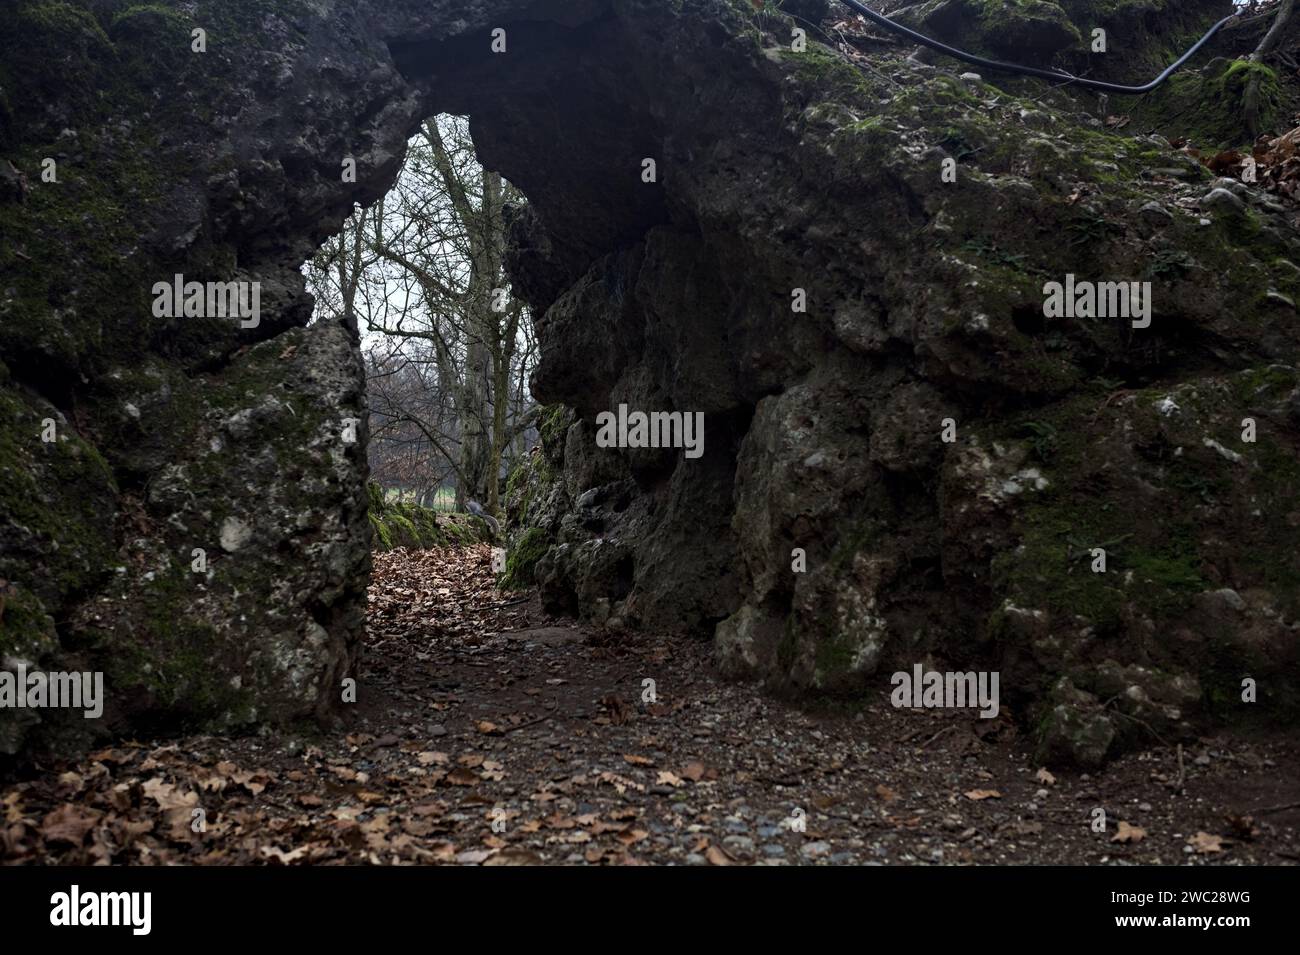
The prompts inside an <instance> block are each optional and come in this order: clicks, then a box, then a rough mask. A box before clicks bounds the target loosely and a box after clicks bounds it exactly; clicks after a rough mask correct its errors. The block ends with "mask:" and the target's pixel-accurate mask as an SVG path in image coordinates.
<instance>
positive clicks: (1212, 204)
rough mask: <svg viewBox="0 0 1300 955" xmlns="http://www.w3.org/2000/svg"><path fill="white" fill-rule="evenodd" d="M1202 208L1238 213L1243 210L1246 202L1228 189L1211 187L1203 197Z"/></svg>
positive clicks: (1207, 210) (1210, 210)
mask: <svg viewBox="0 0 1300 955" xmlns="http://www.w3.org/2000/svg"><path fill="white" fill-rule="evenodd" d="M1201 208H1202V209H1204V210H1205V211H1206V212H1219V213H1225V214H1236V213H1240V212H1243V211H1244V210H1245V208H1246V203H1245V202H1243V201H1242V200H1241V197H1240V196H1237V195H1235V194H1233V193H1231V192H1229V191H1228V190H1227V189H1223V188H1219V189H1211V190H1210V191H1209V192H1207V193H1206V194H1205V195H1204V196H1202V197H1201Z"/></svg>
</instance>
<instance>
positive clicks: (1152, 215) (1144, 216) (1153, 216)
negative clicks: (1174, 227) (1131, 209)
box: [1138, 202, 1174, 227]
mask: <svg viewBox="0 0 1300 955" xmlns="http://www.w3.org/2000/svg"><path fill="white" fill-rule="evenodd" d="M1138 218H1139V219H1141V220H1142V221H1143V222H1145V223H1146V224H1147V225H1151V226H1157V227H1158V226H1163V225H1168V224H1169V223H1171V222H1173V221H1174V214H1173V213H1172V212H1170V211H1169V210H1168V209H1166V208H1165V207H1164V206H1162V205H1161V204H1160V203H1158V202H1148V203H1146V204H1145V205H1143V206H1142V208H1141V209H1139V210H1138Z"/></svg>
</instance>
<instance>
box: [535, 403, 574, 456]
mask: <svg viewBox="0 0 1300 955" xmlns="http://www.w3.org/2000/svg"><path fill="white" fill-rule="evenodd" d="M570 423H571V418H570V416H569V409H568V408H566V407H564V405H551V406H550V407H548V408H546V409H544V410H543V411H542V415H541V424H540V425H539V427H538V432H539V433H540V435H541V438H542V447H544V448H547V449H548V450H558V449H561V448H563V447H564V435H565V432H567V431H568V429H569V424H570Z"/></svg>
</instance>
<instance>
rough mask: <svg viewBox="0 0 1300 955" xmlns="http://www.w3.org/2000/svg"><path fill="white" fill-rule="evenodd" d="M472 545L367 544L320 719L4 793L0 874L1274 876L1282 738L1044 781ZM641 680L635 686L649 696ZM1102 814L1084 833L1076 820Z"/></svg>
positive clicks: (981, 725) (128, 759)
mask: <svg viewBox="0 0 1300 955" xmlns="http://www.w3.org/2000/svg"><path fill="white" fill-rule="evenodd" d="M490 563H491V552H490V549H489V548H488V547H487V546H486V545H475V546H472V547H463V548H455V549H447V550H428V551H405V550H397V551H393V552H390V553H387V554H379V555H376V558H375V564H376V566H375V578H374V581H373V583H372V585H371V596H370V627H369V635H368V643H367V646H366V648H365V656H364V659H363V662H362V668H361V674H362V675H361V678H360V679H359V681H358V685H357V687H356V702H355V703H354V704H343V706H342V710H343V716H342V717H341V718H340V721H339V724H338V726H337V727H336V728H334V729H332V730H328V731H322V730H320V729H317V728H311V729H306V730H300V731H270V730H264V731H262V732H261V733H260V734H256V735H248V736H244V737H236V738H228V737H217V736H186V737H183V738H179V739H174V738H173V739H162V740H149V741H128V742H122V743H119V744H116V745H113V746H110V747H108V748H106V749H103V750H101V751H99V752H97V753H93V754H90V755H88V756H87V757H85V758H82V759H80V760H76V761H68V762H63V763H57V764H49V765H45V766H42V767H40V768H39V771H34V772H31V773H29V774H28V775H27V776H26V777H25V778H22V779H19V780H16V781H10V782H9V783H7V784H4V785H3V787H0V809H2V810H3V813H4V823H3V828H2V829H0V856H2V857H3V859H4V861H6V862H8V863H15V862H18V863H22V862H28V863H44V864H49V863H61V864H94V863H100V864H103V863H115V864H122V863H129V864H164V863H177V862H180V863H196V864H230V863H263V862H264V863H271V864H299V865H301V864H313V863H315V864H412V863H416V864H418V863H450V864H471V865H472V864H485V865H504V864H524V865H528V864H565V863H572V864H593V865H597V864H695V865H747V864H768V865H771V864H777V865H789V864H816V865H826V864H867V865H879V864H908V863H924V864H934V863H948V864H953V863H957V864H1001V863H1038V864H1105V863H1109V864H1154V863H1163V864H1178V863H1183V862H1188V863H1193V864H1261V863H1262V864H1292V863H1295V862H1296V861H1300V842H1298V841H1297V837H1296V827H1297V825H1298V824H1300V760H1297V758H1296V757H1297V750H1300V742H1297V741H1296V740H1294V739H1286V738H1285V737H1281V736H1249V737H1247V736H1243V735H1228V734H1222V735H1217V736H1214V737H1209V738H1202V739H1199V740H1196V741H1194V742H1191V743H1186V744H1184V745H1183V746H1182V747H1181V748H1179V747H1176V746H1174V747H1171V746H1157V748H1153V749H1150V750H1147V751H1145V752H1142V753H1137V754H1132V755H1128V756H1125V757H1123V758H1120V759H1118V760H1117V761H1115V762H1113V763H1112V764H1110V765H1109V766H1108V767H1107V768H1106V769H1105V770H1104V771H1102V772H1100V773H1096V774H1093V775H1088V774H1079V773H1071V772H1068V771H1064V770H1052V771H1050V772H1049V771H1048V770H1046V769H1045V768H1044V767H1041V766H1039V765H1037V764H1036V763H1035V762H1034V761H1033V759H1032V757H1031V753H1032V745H1031V741H1030V740H1029V739H1028V738H1027V736H1026V735H1025V734H1024V733H1023V732H1021V731H1018V730H1017V726H1016V724H1015V722H1014V720H1013V719H1011V718H1010V717H1009V715H1008V714H1007V713H1006V711H1005V709H1004V710H1003V712H1002V713H1001V714H1000V715H999V716H998V718H996V719H992V720H985V719H980V718H978V716H976V715H975V714H974V711H961V712H953V711H938V710H906V709H895V708H893V707H892V706H891V705H890V701H889V696H888V681H887V680H886V679H884V678H882V680H881V683H882V687H883V689H882V691H881V692H880V694H879V696H878V697H876V698H872V699H868V700H866V701H857V702H855V703H854V704H852V705H849V704H846V703H838V704H833V703H823V704H818V705H814V706H811V707H810V706H808V705H807V704H805V705H804V706H802V707H800V706H796V705H794V704H793V703H789V702H785V701H782V700H779V699H775V698H773V697H771V696H768V695H764V694H763V693H761V692H760V690H759V688H757V687H754V686H748V685H738V684H733V683H728V682H725V681H722V680H720V679H719V678H718V677H717V676H716V674H715V673H714V672H713V669H712V667H711V664H710V660H709V647H708V643H707V641H701V640H698V639H695V640H692V639H687V638H682V637H673V636H646V635H644V634H643V635H633V634H613V633H607V632H603V631H599V630H596V629H593V628H589V627H584V626H581V625H579V624H576V623H575V622H573V621H570V620H563V619H555V618H552V617H549V616H547V615H546V614H545V613H543V612H542V610H541V609H540V607H539V605H538V604H537V602H536V600H535V598H533V597H532V596H530V595H529V594H526V593H507V592H502V591H499V590H498V589H497V588H496V586H495V584H494V577H493V574H492V572H491V567H490ZM648 680H652V681H653V693H652V692H651V685H650V684H648V683H647V682H646V681H648ZM1098 810H1103V811H1104V814H1105V818H1104V821H1105V829H1104V831H1094V824H1095V820H1098V819H1099V818H1100V817H1099V816H1098V814H1097V811H1098Z"/></svg>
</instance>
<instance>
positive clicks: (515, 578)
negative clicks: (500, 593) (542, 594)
mask: <svg viewBox="0 0 1300 955" xmlns="http://www.w3.org/2000/svg"><path fill="white" fill-rule="evenodd" d="M550 548H551V540H550V538H549V537H548V536H547V534H546V532H545V531H543V530H542V529H541V528H540V527H530V528H528V530H526V531H525V532H524V534H523V536H522V537H520V538H519V542H518V543H517V544H515V546H514V547H513V548H511V550H510V553H509V554H508V555H507V557H506V575H505V577H504V578H503V579H502V582H501V583H502V586H504V587H508V588H511V589H518V588H520V587H528V586H531V585H532V584H534V583H536V578H535V577H534V571H535V570H536V568H537V562H538V561H539V560H541V559H542V557H543V556H545V554H546V552H547V551H548V550H550Z"/></svg>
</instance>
